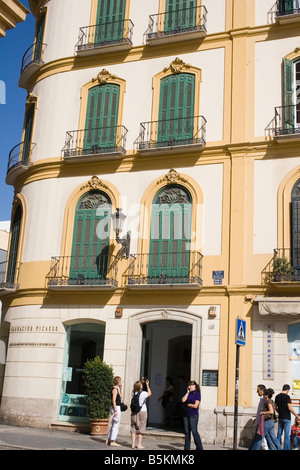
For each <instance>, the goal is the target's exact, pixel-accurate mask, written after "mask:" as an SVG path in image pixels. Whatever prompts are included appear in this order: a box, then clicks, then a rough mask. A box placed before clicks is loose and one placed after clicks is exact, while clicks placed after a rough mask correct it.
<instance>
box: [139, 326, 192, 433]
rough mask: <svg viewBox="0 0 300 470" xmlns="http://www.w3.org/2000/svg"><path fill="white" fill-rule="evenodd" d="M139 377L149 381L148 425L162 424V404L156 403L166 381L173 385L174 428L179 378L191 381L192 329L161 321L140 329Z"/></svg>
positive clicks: (176, 421)
mask: <svg viewBox="0 0 300 470" xmlns="http://www.w3.org/2000/svg"><path fill="white" fill-rule="evenodd" d="M142 332H143V339H142V354H141V377H148V378H149V381H150V387H151V392H152V396H151V398H150V399H149V403H148V424H149V425H154V426H156V425H161V424H162V423H163V408H162V402H161V401H158V400H159V398H160V397H161V396H162V394H163V391H164V388H165V380H166V377H171V378H172V381H173V384H174V389H175V391H174V397H173V410H172V413H173V416H174V421H175V423H176V424H180V422H181V419H180V416H179V414H178V413H177V408H178V407H177V403H178V401H179V400H180V380H179V376H184V377H185V379H186V380H189V379H190V373H191V351H192V325H191V324H189V323H184V322H181V321H174V320H163V321H154V322H150V323H146V324H144V325H143V326H142Z"/></svg>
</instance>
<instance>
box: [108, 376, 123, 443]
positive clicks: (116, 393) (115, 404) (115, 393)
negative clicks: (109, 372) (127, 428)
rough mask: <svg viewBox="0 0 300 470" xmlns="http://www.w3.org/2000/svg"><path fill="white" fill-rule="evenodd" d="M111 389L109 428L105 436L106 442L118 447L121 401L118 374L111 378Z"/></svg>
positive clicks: (120, 386)
mask: <svg viewBox="0 0 300 470" xmlns="http://www.w3.org/2000/svg"><path fill="white" fill-rule="evenodd" d="M113 385H114V386H113V389H112V392H111V395H112V397H111V408H110V415H111V428H110V431H109V433H108V436H107V440H106V444H107V445H109V446H113V447H119V446H120V444H117V443H116V439H117V436H118V432H119V427H120V421H121V401H122V379H121V377H119V376H116V377H114V379H113Z"/></svg>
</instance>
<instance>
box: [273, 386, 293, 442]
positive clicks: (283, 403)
mask: <svg viewBox="0 0 300 470" xmlns="http://www.w3.org/2000/svg"><path fill="white" fill-rule="evenodd" d="M290 388H291V387H290V386H289V385H288V384H285V385H283V387H282V390H281V393H279V394H278V395H276V397H275V405H276V407H277V411H278V415H279V416H278V432H277V439H278V440H279V442H281V437H282V434H283V432H284V444H283V449H284V450H290V449H291V413H292V414H293V415H294V416H295V417H297V416H298V415H297V413H296V412H295V411H294V410H293V408H292V405H291V398H290V397H289V395H288V393H289V391H290Z"/></svg>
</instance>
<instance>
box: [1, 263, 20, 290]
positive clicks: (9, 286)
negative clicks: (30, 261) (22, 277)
mask: <svg viewBox="0 0 300 470" xmlns="http://www.w3.org/2000/svg"><path fill="white" fill-rule="evenodd" d="M19 268H20V263H16V262H11V261H3V262H2V263H0V291H2V292H3V291H4V292H5V291H6V290H15V289H17V288H18V287H19V285H18V276H19Z"/></svg>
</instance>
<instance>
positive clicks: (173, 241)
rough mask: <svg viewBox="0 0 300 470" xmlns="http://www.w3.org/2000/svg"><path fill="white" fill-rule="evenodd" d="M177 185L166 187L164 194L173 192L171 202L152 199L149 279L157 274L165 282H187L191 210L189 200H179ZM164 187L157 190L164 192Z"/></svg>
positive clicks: (153, 280)
mask: <svg viewBox="0 0 300 470" xmlns="http://www.w3.org/2000/svg"><path fill="white" fill-rule="evenodd" d="M178 190H179V189H178V188H175V187H174V186H172V185H171V186H169V187H167V188H166V195H167V196H166V197H167V198H168V197H169V195H173V196H174V197H175V199H174V201H175V202H174V203H172V202H171V201H170V203H169V204H168V203H162V204H160V203H158V204H157V203H154V204H153V205H152V213H151V230H150V254H149V269H148V278H149V282H150V283H151V282H155V283H156V282H157V279H158V278H159V277H160V276H164V277H166V278H168V279H169V280H168V282H180V283H184V282H187V278H188V273H189V269H190V241H191V214H192V204H191V203H190V202H181V203H178V202H176V201H178V199H176V198H177V195H176V191H178ZM164 191H165V189H163V190H162V191H161V192H160V193H162V192H164Z"/></svg>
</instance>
